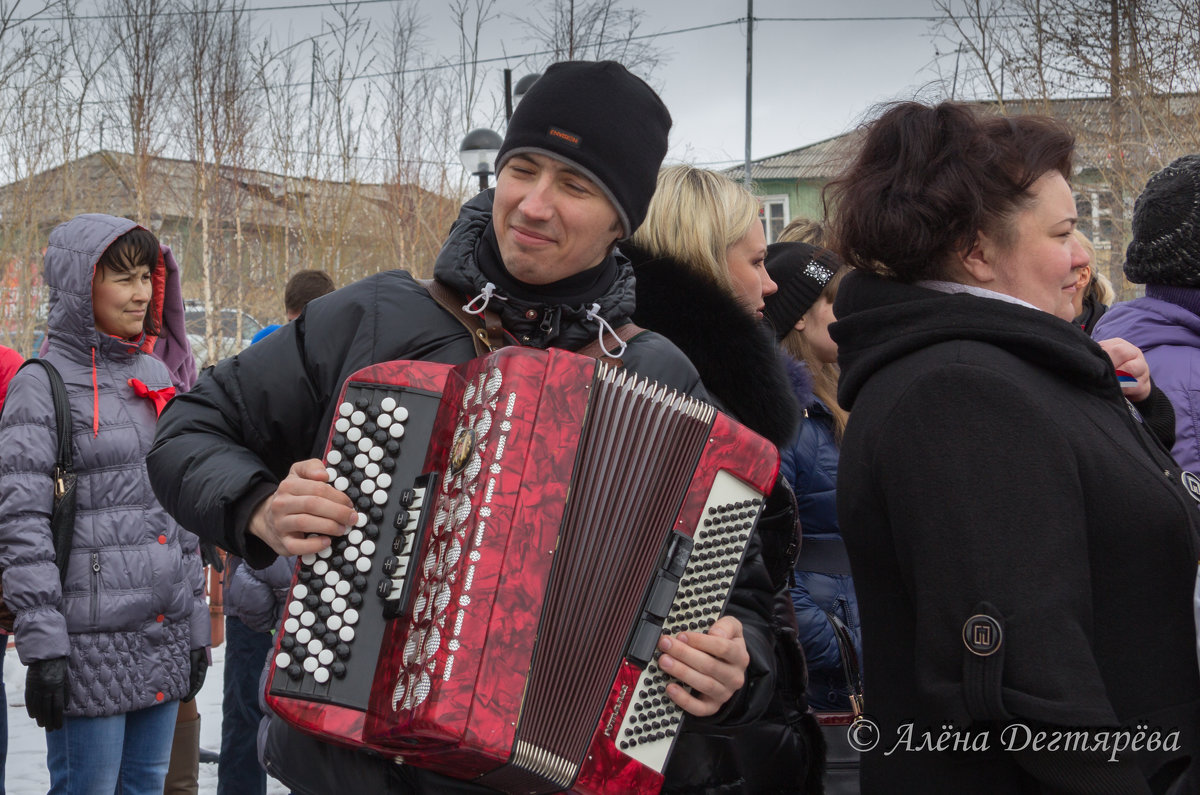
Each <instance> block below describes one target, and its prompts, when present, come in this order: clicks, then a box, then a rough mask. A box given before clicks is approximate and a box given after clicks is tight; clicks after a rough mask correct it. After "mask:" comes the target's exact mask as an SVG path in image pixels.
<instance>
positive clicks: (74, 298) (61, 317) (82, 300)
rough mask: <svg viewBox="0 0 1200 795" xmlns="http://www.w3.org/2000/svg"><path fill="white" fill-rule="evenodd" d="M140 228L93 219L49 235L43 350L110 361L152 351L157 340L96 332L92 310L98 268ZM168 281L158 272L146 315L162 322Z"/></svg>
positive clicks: (163, 270)
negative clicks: (105, 255) (97, 355)
mask: <svg viewBox="0 0 1200 795" xmlns="http://www.w3.org/2000/svg"><path fill="white" fill-rule="evenodd" d="M137 228H138V224H135V223H134V222H133V221H130V220H129V219H128V218H117V217H115V216H111V215H101V214H99V213H89V214H85V215H77V216H75V217H74V218H72V219H71V220H69V221H66V222H64V223H61V224H59V225H58V226H56V227H54V229H53V231H51V232H50V242H49V244H48V245H47V247H46V254H45V257H44V258H43V279H44V280H45V283H46V287H47V289H48V290H49V293H50V297H49V302H48V311H47V319H46V345H45V346H44V349H48V348H49V347H50V346H51V345H59V346H62V347H63V348H66V349H68V350H72V351H76V352H82V353H85V354H87V355H89V356H90V355H91V353H90V352H91V351H92V350H93V349H95V350H96V351H97V352H98V353H101V354H103V355H106V356H107V355H116V356H131V355H133V354H136V353H137V352H139V351H141V352H145V353H149V352H150V351H152V350H153V349H154V344H155V341H156V339H157V338H156V337H149V336H147V335H145V334H143V335H142V336H141V337H139V338H138V339H135V340H122V339H118V338H116V337H112V336H109V335H108V334H103V333H101V332H100V331H97V330H96V319H95V312H94V310H93V308H92V278H93V277H94V276H95V273H96V263H97V262H99V261H100V256H101V255H102V254H103V253H104V251H105V250H106V249H107V248H108V247H109V246H110V245H112V243H113V241H114V240H116V239H117V238H118V237H120V236H121V235H123V234H125V233H126V232H128V231H130V230H131V229H137ZM161 264H162V261H161V255H160V265H161ZM166 281H167V274H166V268H165V267H160V268H159V269H158V270H157V272H156V276H155V278H154V285H153V295H152V297H151V299H150V307H149V309H148V311H150V312H154V313H156V314H157V315H158V316H159V317H160V318H161V313H162V307H163V293H164V291H165V286H166ZM181 300H182V299H181ZM185 338H186V335H185Z"/></svg>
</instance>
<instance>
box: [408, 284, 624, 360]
mask: <svg viewBox="0 0 1200 795" xmlns="http://www.w3.org/2000/svg"><path fill="white" fill-rule="evenodd" d="M416 281H417V284H419V285H421V286H422V287H424V288H425V290H426V291H427V292H428V293H429V295H430V297H431V298H433V300H435V301H437V302H438V304H439V305H440V306H441V307H442V308H443V309H445V310H446V311H447V312H449V313H450V314H451V315H453V316H454V318H455V319H456V320H458V322H459V323H462V324H463V325H464V326H465V327H466V329H467V331H469V332H470V333H471V342H473V343H474V344H475V355H476V356H487V355H488V354H489V353H491V352H492V351H494V350H496V349H498V348H503V347H504V346H505V345H507V344H508V342H507V341H506V340H505V338H504V327H503V326H502V325H501V324H500V316H499V315H498V314H496V313H495V312H493V311H491V310H490V309H485V310H484V311H483V312H482V314H479V315H473V314H471V313H470V312H468V311H467V310H466V309H464V308H463V299H462V296H460V295H458V294H457V293H455V292H454V290H452V289H450V288H449V287H447V286H446V285H444V284H442V283H441V282H439V281H438V280H437V279H417V280H416ZM643 331H645V329H643V328H641V327H640V326H637V325H635V324H633V323H625V324H622V325H620V326H617V327H616V328H615V329H613V334H615V335H616V336H617V338H618V339H620V340H621V341H622V342H629V340H631V339H633V338H634V337H636V336H637V335H638V334H641V333H642V332H643ZM575 352H576V353H578V354H581V355H583V356H590V357H592V358H593V359H599V360H600V361H603V362H606V363H608V364H610V365H614V366H616V367H620V366H621V365H622V362H621V360H620V359H618V358H617V357H615V356H610V355H608V352H607V351H606V350H605V346H603V345H602V344H601V341H600V339H595V340H592V341H591V342H590V343H588V344H587V345H584V346H583V347H582V348H580V349H579V350H577V351H575Z"/></svg>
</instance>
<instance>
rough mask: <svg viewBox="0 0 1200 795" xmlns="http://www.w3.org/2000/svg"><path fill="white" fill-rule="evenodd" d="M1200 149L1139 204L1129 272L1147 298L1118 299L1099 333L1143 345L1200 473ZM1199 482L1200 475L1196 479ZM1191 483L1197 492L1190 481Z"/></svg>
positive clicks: (1157, 179) (1186, 463)
mask: <svg viewBox="0 0 1200 795" xmlns="http://www.w3.org/2000/svg"><path fill="white" fill-rule="evenodd" d="M1197 230H1200V154H1195V155H1187V156H1185V157H1181V158H1179V159H1178V160H1175V161H1174V162H1173V163H1171V164H1170V165H1169V166H1167V167H1166V168H1164V169H1163V170H1162V171H1159V172H1158V173H1157V174H1155V175H1154V176H1153V177H1151V178H1150V181H1149V182H1147V183H1146V189H1145V190H1144V191H1142V194H1141V195H1140V196H1138V199H1137V202H1136V203H1135V204H1134V208H1133V240H1132V241H1131V242H1130V244H1129V248H1128V250H1127V251H1126V253H1125V277H1126V278H1127V279H1129V281H1131V282H1134V283H1136V284H1144V285H1146V297H1145V298H1138V299H1136V300H1134V301H1127V302H1125V303H1121V304H1116V305H1115V306H1113V307H1112V308H1111V309H1109V310H1108V312H1107V313H1105V315H1104V317H1102V318H1100V320H1099V322H1098V323H1096V327H1095V329H1094V330H1093V331H1092V337H1094V338H1095V339H1098V340H1100V339H1105V338H1108V337H1120V338H1121V339H1124V340H1125V341H1127V342H1131V343H1133V344H1134V345H1136V346H1137V347H1139V348H1141V349H1142V353H1143V354H1144V355H1145V357H1146V361H1147V362H1149V363H1150V372H1152V373H1154V383H1155V384H1156V385H1157V386H1158V387H1159V388H1160V389H1162V391H1163V392H1165V393H1166V394H1167V397H1169V398H1170V399H1171V403H1172V405H1173V406H1174V407H1175V445H1174V446H1173V447H1172V448H1171V454H1172V455H1173V456H1174V457H1175V460H1176V461H1177V462H1179V465H1180V467H1182V468H1183V469H1184V470H1186V471H1187V472H1190V473H1193V474H1194V475H1198V476H1200V235H1198V234H1197ZM1192 483H1193V484H1195V488H1200V480H1196V479H1195V478H1193V479H1192ZM1189 489H1193V493H1200V492H1197V491H1196V490H1195V489H1194V488H1193V486H1192V485H1191V484H1189Z"/></svg>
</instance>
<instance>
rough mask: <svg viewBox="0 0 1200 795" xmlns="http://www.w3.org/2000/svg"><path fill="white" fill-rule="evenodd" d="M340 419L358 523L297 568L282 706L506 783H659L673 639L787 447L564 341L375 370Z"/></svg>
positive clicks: (696, 620) (720, 575) (336, 467)
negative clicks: (565, 347)
mask: <svg viewBox="0 0 1200 795" xmlns="http://www.w3.org/2000/svg"><path fill="white" fill-rule="evenodd" d="M338 414H339V416H338V421H337V422H335V426H334V427H333V428H331V430H330V442H329V445H328V446H327V452H326V463H327V465H329V467H330V470H329V473H330V478H331V480H332V481H334V482H335V485H337V486H338V487H339V488H342V490H343V491H346V492H347V494H348V495H350V496H351V499H353V500H355V501H356V504H358V505H359V507H360V510H361V511H362V513H360V516H359V523H358V524H359V526H358V527H357V528H356V530H360V531H361V532H360V533H358V534H355V533H353V531H352V533H351V534H349V536H348V537H347V538H346V539H339V541H338V542H337V543H335V544H334V545H333V547H332V548H331V550H328V551H327V553H326V556H325V557H324V558H319V557H315V556H314V557H311V558H308V557H306V559H305V560H304V561H302V562H301V563H300V564H299V566H298V570H297V577H296V581H295V583H294V585H293V592H292V599H291V600H290V601H289V603H288V605H287V609H286V612H285V617H284V626H283V627H282V628H281V631H280V632H279V633H277V634H278V636H279V638H278V641H277V647H276V655H275V658H274V659H273V661H272V670H271V672H270V677H269V683H268V694H267V696H268V701H269V703H270V704H271V706H272V708H273V709H274V710H275V711H276V712H277V713H279V714H280V715H281V716H282V717H284V718H285V719H287V720H288V721H290V722H292V723H293V724H294V725H296V726H298V727H300V728H301V729H304V730H306V731H309V732H312V733H314V734H317V735H318V736H321V737H323V738H325V739H328V740H331V741H334V742H340V743H344V744H348V745H359V746H367V747H370V748H373V749H376V750H378V751H381V752H383V753H386V754H388V755H391V756H394V757H395V758H396V759H397V760H398V761H404V762H406V763H410V764H413V765H417V766H419V767H423V768H427V769H431V770H435V771H438V772H441V773H444V774H446V775H449V776H453V777H456V778H461V779H469V780H472V781H474V782H476V783H478V784H481V785H484V786H489V787H492V788H495V789H498V790H502V791H507V792H531V793H533V792H556V791H560V790H572V791H577V792H585V793H601V792H612V793H617V792H657V791H658V789H659V788H660V787H661V784H662V775H661V771H662V769H663V768H664V767H665V765H666V761H667V757H668V755H669V753H670V749H671V746H672V744H673V740H674V736H675V732H676V730H677V728H678V726H679V722H680V720H681V719H682V713H681V711H680V710H679V709H678V708H677V707H675V706H674V704H673V703H672V702H671V701H670V700H669V699H668V698H667V697H666V695H665V693H664V692H663V691H664V688H665V685H666V681H667V679H666V677H665V675H664V674H663V672H662V671H660V670H659V669H658V667H657V665H656V664H655V660H656V659H657V652H656V651H655V647H656V643H657V640H658V638H659V637H660V635H661V634H663V633H664V632H666V633H672V634H673V633H677V632H680V631H683V630H685V629H686V630H691V631H704V630H705V629H707V628H708V627H709V626H710V625H711V624H712V622H713V621H715V620H716V618H717V617H719V616H720V614H721V612H722V610H723V609H724V607H725V603H726V600H727V598H728V595H729V591H730V589H731V587H732V583H733V580H734V578H735V576H736V573H737V569H738V566H739V565H740V562H741V558H742V556H743V554H744V552H745V549H746V545H747V543H748V540H749V537H750V533H751V531H752V529H753V524H754V522H755V521H756V520H757V517H758V513H759V511H760V509H761V503H762V495H763V494H764V493H765V492H766V491H767V490H768V489H769V488H770V486H771V484H772V483H773V481H774V478H775V474H776V470H777V469H778V463H779V459H778V454H777V452H776V450H775V448H774V447H773V446H772V445H771V444H770V443H769V442H767V441H766V440H765V439H763V438H761V437H759V436H758V435H756V434H754V433H753V432H751V431H749V430H747V429H745V428H744V427H742V426H740V425H738V424H737V423H735V422H733V421H732V420H730V419H729V418H728V417H726V416H724V415H722V414H720V413H719V412H717V411H716V410H714V409H713V408H712V407H710V406H708V405H707V404H704V403H702V402H700V401H696V400H693V399H691V398H688V397H685V396H681V395H678V394H676V393H674V392H672V391H670V390H668V389H666V388H663V387H660V386H658V385H656V384H654V383H653V382H649V381H647V380H645V379H641V378H638V377H637V376H635V375H632V374H630V373H628V372H627V371H624V370H623V369H621V368H613V367H610V366H609V365H606V364H603V363H599V362H597V361H596V360H594V359H591V358H588V357H583V356H579V355H576V354H572V353H569V352H565V351H560V350H556V349H551V350H549V351H540V350H531V349H523V348H506V349H502V350H500V351H498V352H496V353H494V354H492V355H490V356H487V357H484V358H480V359H476V360H474V361H472V362H468V363H466V364H463V365H460V366H458V367H454V368H450V367H447V366H445V365H436V364H429V363H420V362H390V363H387V364H382V365H376V366H373V367H369V368H366V369H364V370H362V371H359V372H358V373H356V374H355V375H353V376H351V378H350V379H349V380H348V382H347V385H346V387H345V388H344V390H343V395H342V396H341V399H340V400H339V412H338ZM343 420H344V421H343ZM398 425H400V426H402V428H401V429H400V432H399V433H398V432H397V428H396V427H395V426H398ZM347 463H349V464H350V466H347ZM372 465H374V466H372ZM380 484H383V486H381V485H380ZM380 493H382V495H383V496H380ZM350 536H353V538H350ZM364 560H369V561H370V562H369V563H368V564H367V565H364V564H363V562H362V561H364ZM339 600H340V601H339Z"/></svg>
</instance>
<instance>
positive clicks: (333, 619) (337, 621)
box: [325, 615, 342, 632]
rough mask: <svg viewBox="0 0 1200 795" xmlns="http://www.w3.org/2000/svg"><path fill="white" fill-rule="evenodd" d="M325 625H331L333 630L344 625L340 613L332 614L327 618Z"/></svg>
mask: <svg viewBox="0 0 1200 795" xmlns="http://www.w3.org/2000/svg"><path fill="white" fill-rule="evenodd" d="M325 626H327V627H329V630H330V631H331V632H337V631H338V630H339V629H341V627H342V617H341V616H339V615H332V616H330V617H329V618H327V619H325Z"/></svg>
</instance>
